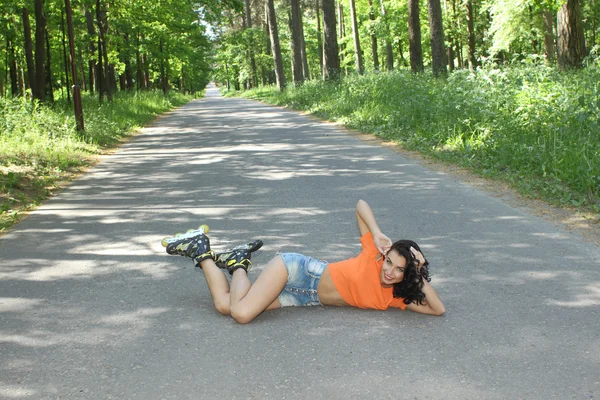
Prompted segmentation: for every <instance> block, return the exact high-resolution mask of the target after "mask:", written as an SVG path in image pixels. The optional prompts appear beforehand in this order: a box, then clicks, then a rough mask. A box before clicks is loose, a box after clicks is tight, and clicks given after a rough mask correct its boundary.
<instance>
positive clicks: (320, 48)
mask: <svg viewBox="0 0 600 400" xmlns="http://www.w3.org/2000/svg"><path fill="white" fill-rule="evenodd" d="M315 14H317V51H318V52H319V67H320V68H321V76H325V73H324V72H323V71H324V68H323V32H321V7H320V6H319V0H315Z"/></svg>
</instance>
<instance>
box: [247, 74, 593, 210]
mask: <svg viewBox="0 0 600 400" xmlns="http://www.w3.org/2000/svg"><path fill="white" fill-rule="evenodd" d="M242 95H243V96H246V97H250V98H255V99H260V100H264V101H267V102H271V103H274V104H278V105H284V106H287V107H291V108H295V109H301V110H306V111H309V112H311V113H313V114H315V115H317V116H319V117H322V118H324V119H329V120H335V121H339V122H342V123H343V124H345V125H346V126H348V127H351V128H354V129H358V130H361V131H363V132H371V133H373V134H375V135H377V136H380V137H383V138H385V139H388V140H393V141H396V142H399V143H401V144H402V145H403V146H405V147H406V148H408V149H412V150H418V151H420V152H422V153H425V154H428V155H431V156H434V157H436V158H439V159H443V160H447V161H450V162H452V163H455V164H458V165H461V166H463V167H468V168H470V169H472V170H474V171H476V172H478V173H479V174H481V175H483V176H485V177H491V178H495V179H502V180H505V181H508V182H510V183H511V184H512V185H514V187H516V188H518V189H519V190H520V191H521V193H523V194H525V195H528V196H534V197H541V198H543V199H545V200H547V201H549V202H551V203H554V204H561V205H570V206H576V207H580V208H586V209H593V210H595V211H599V210H600V69H599V68H598V67H597V66H590V67H588V68H586V69H584V70H581V71H575V72H560V71H557V70H555V69H551V68H547V67H543V66H536V67H533V66H531V67H529V66H520V67H506V68H503V69H484V70H480V71H478V72H477V73H476V74H473V73H471V72H469V71H464V70H463V71H457V72H454V73H451V74H449V76H448V77H447V78H444V79H436V78H434V77H433V76H432V75H430V74H419V75H415V74H412V73H410V72H408V71H400V72H394V73H390V74H388V73H381V74H371V75H366V76H352V77H346V78H343V79H341V80H339V81H336V82H322V81H309V82H306V83H305V84H304V85H302V86H300V87H290V88H288V89H287V90H286V91H284V92H282V93H279V92H277V90H276V89H275V88H272V87H267V88H259V89H254V90H251V91H247V92H245V93H243V94H242Z"/></svg>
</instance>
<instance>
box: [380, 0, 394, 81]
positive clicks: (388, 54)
mask: <svg viewBox="0 0 600 400" xmlns="http://www.w3.org/2000/svg"><path fill="white" fill-rule="evenodd" d="M380 2H381V17H382V18H383V23H384V29H385V64H386V67H387V70H388V71H391V70H393V69H394V53H393V50H392V42H391V41H390V38H389V36H390V32H389V27H388V21H387V10H386V9H385V4H384V3H383V2H384V0H380Z"/></svg>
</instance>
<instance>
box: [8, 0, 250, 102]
mask: <svg viewBox="0 0 600 400" xmlns="http://www.w3.org/2000/svg"><path fill="white" fill-rule="evenodd" d="M71 6H72V15H73V32H74V40H75V41H74V44H75V58H76V60H75V62H76V72H77V74H78V75H79V76H78V77H77V78H78V79H77V81H78V82H83V83H84V84H83V85H82V87H83V89H84V90H86V91H87V92H88V93H90V94H95V95H97V96H98V98H99V99H101V100H105V99H106V100H110V99H111V97H112V96H113V95H114V94H115V93H116V92H117V91H118V90H135V89H137V90H142V89H148V88H159V89H161V90H163V91H165V92H168V91H169V90H172V89H174V88H175V89H178V90H182V91H194V90H199V89H202V88H203V87H204V85H205V84H206V82H208V80H209V79H210V61H209V58H210V51H211V43H210V41H209V38H208V37H207V35H206V33H205V28H204V26H203V25H202V24H200V23H199V21H201V19H204V20H210V19H212V20H214V21H217V20H218V19H219V18H220V16H221V14H222V13H223V12H224V11H225V10H227V9H231V8H239V1H238V0H227V1H217V0H203V1H195V2H193V3H192V2H189V1H187V0H162V1H161V2H158V3H153V2H151V3H147V2H140V1H138V0H122V1H119V2H112V1H107V0H79V1H72V2H71ZM198 10H202V12H199V11H198ZM64 14H65V1H64V0H16V1H13V2H2V4H1V5H0V38H2V43H1V44H0V73H2V75H0V82H1V83H0V95H3V96H11V95H12V96H22V95H25V94H26V93H27V91H30V93H31V96H32V97H33V98H34V99H38V100H39V101H52V100H53V98H54V95H55V93H60V94H61V95H62V96H65V97H68V98H69V99H70V92H69V85H70V83H72V82H73V77H72V76H71V75H72V73H71V70H70V68H69V67H68V66H67V63H69V62H70V56H68V55H67V46H68V44H67V43H68V38H67V35H66V23H65V17H64Z"/></svg>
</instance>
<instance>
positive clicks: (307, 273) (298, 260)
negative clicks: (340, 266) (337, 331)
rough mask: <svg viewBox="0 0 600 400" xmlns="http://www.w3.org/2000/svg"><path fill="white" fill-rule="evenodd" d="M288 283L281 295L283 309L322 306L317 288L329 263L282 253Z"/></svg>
mask: <svg viewBox="0 0 600 400" xmlns="http://www.w3.org/2000/svg"><path fill="white" fill-rule="evenodd" d="M279 255H280V256H281V258H283V262H284V263H285V268H286V269H287V272H288V281H287V284H286V285H285V287H284V288H283V290H282V292H281V293H280V294H279V297H278V299H279V304H281V307H289V306H296V307H299V306H320V305H321V302H320V301H319V296H318V294H317V287H319V281H320V280H321V275H322V274H323V271H324V270H325V268H326V267H327V263H326V262H323V261H319V260H315V259H314V258H311V257H307V256H303V255H302V254H297V253H280V254H279Z"/></svg>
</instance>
